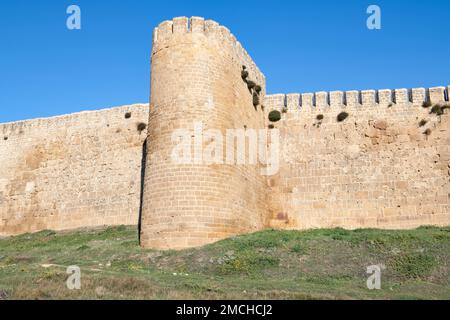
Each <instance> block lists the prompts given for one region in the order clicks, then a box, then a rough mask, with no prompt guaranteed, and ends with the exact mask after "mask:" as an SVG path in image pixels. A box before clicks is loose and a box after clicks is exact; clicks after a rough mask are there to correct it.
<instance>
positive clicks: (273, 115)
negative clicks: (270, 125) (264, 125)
mask: <svg viewBox="0 0 450 320" xmlns="http://www.w3.org/2000/svg"><path fill="white" fill-rule="evenodd" d="M280 120H281V113H280V111H277V110H273V111H271V112H270V113H269V121H270V122H278V121H280Z"/></svg>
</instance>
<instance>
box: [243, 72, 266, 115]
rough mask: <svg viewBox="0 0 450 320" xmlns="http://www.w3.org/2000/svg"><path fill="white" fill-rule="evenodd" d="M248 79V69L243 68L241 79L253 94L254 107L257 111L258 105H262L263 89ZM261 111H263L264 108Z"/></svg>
mask: <svg viewBox="0 0 450 320" xmlns="http://www.w3.org/2000/svg"><path fill="white" fill-rule="evenodd" d="M248 77H249V73H248V71H247V67H246V66H242V71H241V78H242V80H243V81H244V82H245V83H246V84H247V88H248V91H249V92H250V93H251V94H252V98H253V106H254V107H255V110H257V107H258V105H260V103H261V99H260V93H261V91H262V87H261V86H260V85H259V84H257V83H256V82H255V81H252V80H250V79H248ZM261 109H262V110H263V107H262V106H261Z"/></svg>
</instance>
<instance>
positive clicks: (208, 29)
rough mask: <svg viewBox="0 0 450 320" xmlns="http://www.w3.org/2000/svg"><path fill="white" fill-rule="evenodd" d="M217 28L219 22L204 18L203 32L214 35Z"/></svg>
mask: <svg viewBox="0 0 450 320" xmlns="http://www.w3.org/2000/svg"><path fill="white" fill-rule="evenodd" d="M218 29H219V24H218V23H217V22H215V21H213V20H206V21H205V33H206V34H207V35H210V36H212V35H215V34H217V31H218Z"/></svg>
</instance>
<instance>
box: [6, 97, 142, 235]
mask: <svg viewBox="0 0 450 320" xmlns="http://www.w3.org/2000/svg"><path fill="white" fill-rule="evenodd" d="M127 112H130V113H131V118H129V119H125V114H126V113H127ZM147 120H148V105H130V106H124V107H118V108H113V109H105V110H100V111H93V112H81V113H75V114H70V115H65V116H59V117H53V118H45V119H35V120H29V121H20V122H14V123H6V124H0V163H1V166H0V235H1V236H6V235H15V234H19V233H25V232H35V231H41V230H44V229H53V230H64V229H73V228H79V227H92V226H101V225H119V224H127V225H136V224H137V222H138V216H139V203H140V201H139V198H140V184H141V160H142V147H143V143H144V140H145V138H146V130H144V131H143V132H141V133H140V132H138V130H137V124H138V123H141V122H144V123H147Z"/></svg>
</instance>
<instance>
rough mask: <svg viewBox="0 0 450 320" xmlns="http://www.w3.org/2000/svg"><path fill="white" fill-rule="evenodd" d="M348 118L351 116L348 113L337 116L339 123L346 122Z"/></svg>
mask: <svg viewBox="0 0 450 320" xmlns="http://www.w3.org/2000/svg"><path fill="white" fill-rule="evenodd" d="M348 116H349V114H348V113H347V112H341V113H339V114H338V116H337V121H338V122H343V121H345V119H347V118H348Z"/></svg>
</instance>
